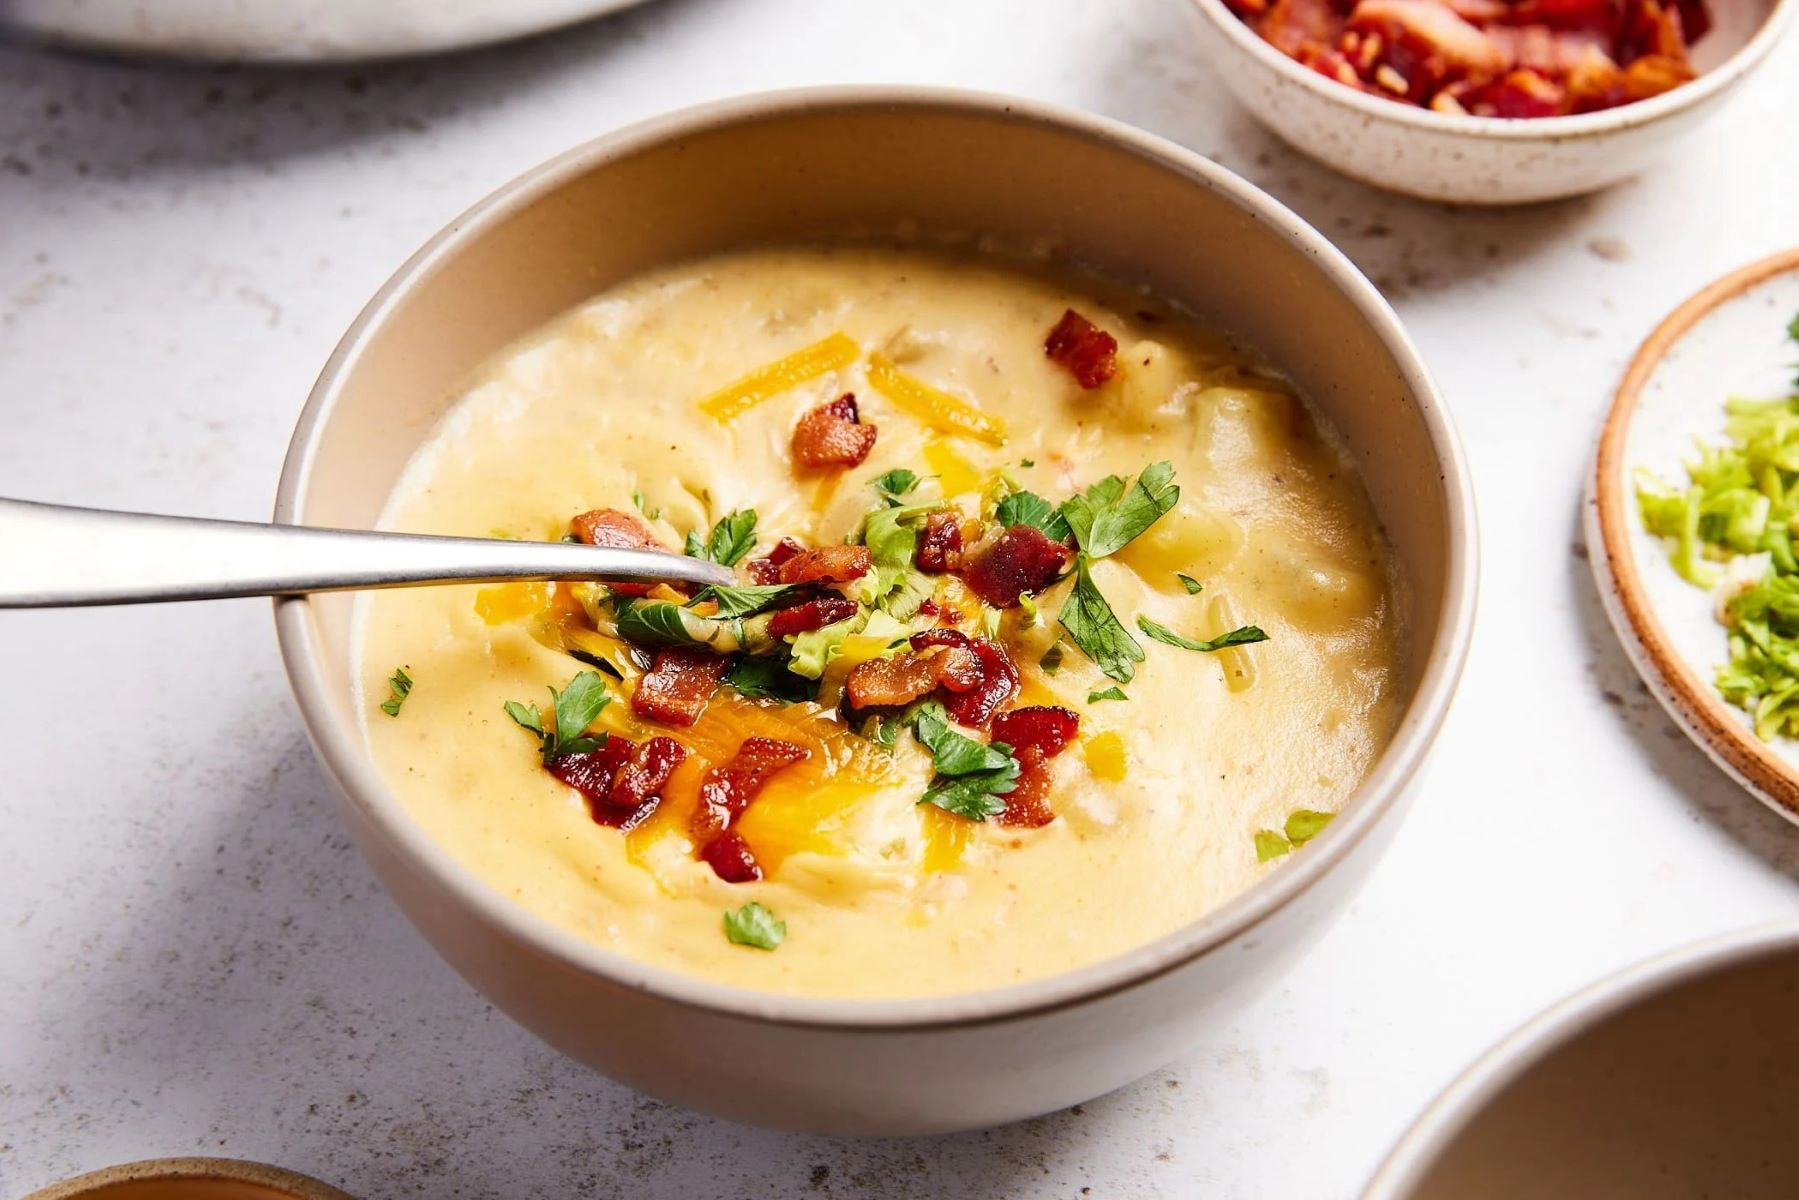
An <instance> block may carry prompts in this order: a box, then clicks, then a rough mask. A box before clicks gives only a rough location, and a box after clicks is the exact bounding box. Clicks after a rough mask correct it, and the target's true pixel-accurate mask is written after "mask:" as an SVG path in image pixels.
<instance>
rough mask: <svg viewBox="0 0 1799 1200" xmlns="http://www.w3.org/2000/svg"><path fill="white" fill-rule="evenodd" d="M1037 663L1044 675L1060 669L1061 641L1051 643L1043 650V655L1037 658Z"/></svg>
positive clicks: (1052, 673)
mask: <svg viewBox="0 0 1799 1200" xmlns="http://www.w3.org/2000/svg"><path fill="white" fill-rule="evenodd" d="M1037 665H1038V666H1039V667H1042V668H1043V673H1044V674H1045V675H1054V674H1055V673H1056V672H1057V671H1060V670H1061V669H1062V643H1061V642H1055V643H1053V644H1051V646H1050V648H1049V649H1048V650H1045V651H1044V652H1043V657H1042V658H1040V659H1038V660H1037Z"/></svg>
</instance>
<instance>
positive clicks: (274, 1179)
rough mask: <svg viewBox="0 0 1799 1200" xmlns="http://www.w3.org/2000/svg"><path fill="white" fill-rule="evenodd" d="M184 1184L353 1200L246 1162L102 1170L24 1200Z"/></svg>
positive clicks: (307, 1179)
mask: <svg viewBox="0 0 1799 1200" xmlns="http://www.w3.org/2000/svg"><path fill="white" fill-rule="evenodd" d="M183 1179H191V1180H201V1181H206V1182H224V1183H248V1184H253V1185H255V1186H257V1187H262V1188H267V1189H269V1190H270V1191H277V1192H281V1193H283V1194H285V1195H287V1196H290V1197H292V1198H293V1200H354V1197H352V1196H351V1195H350V1194H349V1193H348V1192H344V1191H341V1190H339V1189H338V1188H335V1187H332V1186H331V1185H330V1184H328V1183H326V1182H324V1181H323V1180H321V1179H314V1178H313V1177H312V1176H310V1175H302V1174H300V1173H299V1172H298V1171H290V1170H288V1169H287V1168H285V1167H276V1166H271V1165H269V1164H268V1163H259V1162H252V1161H251V1160H250V1159H247V1158H205V1157H194V1156H191V1155H186V1156H182V1157H180V1158H141V1159H138V1160H136V1161H134V1162H127V1163H119V1164H117V1165H116V1166H111V1167H101V1168H100V1169H98V1170H95V1171H86V1172H83V1173H82V1174H80V1175H76V1176H74V1177H73V1178H70V1179H64V1180H62V1181H60V1182H58V1183H53V1184H50V1185H49V1186H48V1187H45V1188H41V1189H39V1190H38V1191H35V1192H31V1193H29V1194H28V1195H26V1196H25V1197H24V1200H82V1198H83V1197H85V1196H91V1195H92V1194H93V1193H94V1192H96V1191H98V1190H100V1189H102V1188H111V1187H114V1186H116V1185H118V1184H121V1183H167V1182H175V1181H179V1180H183Z"/></svg>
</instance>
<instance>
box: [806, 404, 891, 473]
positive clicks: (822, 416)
mask: <svg viewBox="0 0 1799 1200" xmlns="http://www.w3.org/2000/svg"><path fill="white" fill-rule="evenodd" d="M860 420H861V414H860V413H859V412H857V410H856V397H855V396H854V395H852V394H850V393H849V392H845V393H844V394H843V395H841V396H839V397H837V399H835V400H833V401H831V402H830V403H829V404H821V405H819V406H818V407H817V408H815V409H813V410H812V411H811V412H808V413H807V414H806V415H805V416H803V417H801V418H800V423H799V424H798V425H796V426H794V428H793V457H794V458H795V459H797V460H798V461H799V462H800V463H801V464H802V465H804V466H808V467H854V466H857V465H859V464H860V463H861V462H862V460H863V459H865V458H867V457H868V452H869V451H870V450H873V449H874V448H875V427H874V426H873V425H862V424H858V422H859V421H860Z"/></svg>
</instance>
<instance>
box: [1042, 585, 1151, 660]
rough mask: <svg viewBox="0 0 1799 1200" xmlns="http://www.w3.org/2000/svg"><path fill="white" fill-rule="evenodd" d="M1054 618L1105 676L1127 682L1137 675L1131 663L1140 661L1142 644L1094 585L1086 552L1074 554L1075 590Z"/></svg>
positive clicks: (1141, 658)
mask: <svg viewBox="0 0 1799 1200" xmlns="http://www.w3.org/2000/svg"><path fill="white" fill-rule="evenodd" d="M1056 620H1057V621H1059V622H1061V624H1062V628H1063V629H1066V630H1067V631H1068V636H1069V637H1070V638H1072V639H1073V641H1074V644H1075V645H1077V646H1079V647H1080V648H1081V651H1082V653H1084V654H1086V656H1087V657H1088V658H1090V659H1092V660H1093V661H1094V663H1095V664H1097V665H1098V667H1099V669H1100V670H1101V671H1103V672H1105V673H1106V674H1107V675H1108V676H1110V677H1111V678H1113V679H1116V680H1117V681H1118V682H1119V683H1129V682H1130V681H1131V679H1132V677H1133V676H1135V675H1136V673H1137V669H1136V666H1135V665H1134V664H1136V663H1140V662H1142V661H1143V647H1142V646H1141V645H1139V644H1138V642H1137V639H1136V638H1134V637H1132V636H1131V631H1130V630H1128V629H1126V628H1125V627H1124V625H1123V624H1122V623H1121V622H1120V621H1119V620H1118V614H1116V613H1114V612H1113V611H1112V606H1111V605H1110V604H1108V603H1106V598H1105V597H1104V596H1103V595H1101V594H1100V590H1099V588H1098V587H1097V586H1095V585H1094V582H1093V575H1092V573H1091V572H1089V571H1088V569H1087V556H1086V555H1085V554H1080V555H1076V557H1075V580H1074V589H1073V590H1072V591H1070V592H1069V593H1068V599H1067V600H1066V601H1064V602H1063V604H1062V611H1061V612H1060V613H1058V614H1057V615H1056Z"/></svg>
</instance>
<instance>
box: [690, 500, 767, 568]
mask: <svg viewBox="0 0 1799 1200" xmlns="http://www.w3.org/2000/svg"><path fill="white" fill-rule="evenodd" d="M755 548H756V510H755V509H753V508H745V509H740V510H739V511H737V512H734V513H730V514H729V515H727V516H725V517H722V518H720V520H719V522H718V524H716V525H714V526H713V527H712V533H711V535H710V536H709V537H707V539H706V540H705V541H704V542H702V541H700V538H699V535H698V534H697V533H694V532H692V531H689V532H688V534H687V544H686V546H685V548H684V549H685V552H686V554H687V556H688V557H689V558H709V559H711V560H712V561H713V562H715V563H723V564H724V565H725V566H727V567H734V566H736V565H737V564H738V563H740V562H742V561H743V559H744V558H745V557H747V556H748V555H749V552H750V551H751V550H754V549H755Z"/></svg>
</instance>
